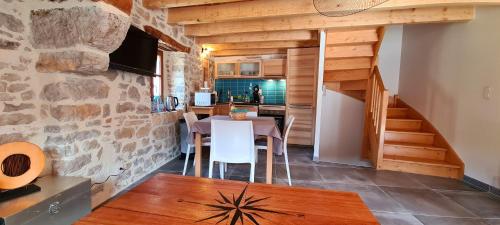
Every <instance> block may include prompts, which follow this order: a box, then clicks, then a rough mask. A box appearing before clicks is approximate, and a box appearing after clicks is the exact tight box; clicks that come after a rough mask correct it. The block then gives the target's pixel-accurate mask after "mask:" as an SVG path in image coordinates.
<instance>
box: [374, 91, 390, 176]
mask: <svg viewBox="0 0 500 225" xmlns="http://www.w3.org/2000/svg"><path fill="white" fill-rule="evenodd" d="M388 105H389V91H387V90H384V91H383V92H382V101H381V102H380V107H381V108H380V110H381V111H380V117H379V118H380V119H379V123H380V125H379V128H378V129H379V130H378V138H379V139H378V152H377V162H378V163H377V167H376V168H377V169H378V168H380V166H381V164H380V162H381V161H382V160H383V159H382V158H383V157H384V142H385V124H386V121H387V106H388Z"/></svg>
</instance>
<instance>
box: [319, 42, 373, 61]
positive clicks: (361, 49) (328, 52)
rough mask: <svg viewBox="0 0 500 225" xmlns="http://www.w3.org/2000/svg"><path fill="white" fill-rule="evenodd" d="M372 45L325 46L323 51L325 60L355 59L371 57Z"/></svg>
mask: <svg viewBox="0 0 500 225" xmlns="http://www.w3.org/2000/svg"><path fill="white" fill-rule="evenodd" d="M373 56H374V53H373V45H369V44H368V45H354V46H351V45H349V46H327V47H326V49H325V58H327V59H337V58H355V57H373Z"/></svg>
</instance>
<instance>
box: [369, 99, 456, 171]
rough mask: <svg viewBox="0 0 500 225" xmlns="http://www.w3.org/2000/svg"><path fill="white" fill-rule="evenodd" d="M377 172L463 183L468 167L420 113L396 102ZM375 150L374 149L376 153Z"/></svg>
mask: <svg viewBox="0 0 500 225" xmlns="http://www.w3.org/2000/svg"><path fill="white" fill-rule="evenodd" d="M386 112H387V113H386V120H385V130H384V132H381V133H383V134H384V136H383V142H382V143H383V144H382V148H381V152H379V153H377V154H375V155H378V156H380V158H379V159H378V160H377V161H376V162H375V163H376V166H377V169H381V170H393V171H402V172H408V173H416V174H425V175H432V176H439V177H448V178H455V179H461V178H462V177H463V173H464V171H463V169H464V164H463V162H462V160H460V158H459V157H458V156H457V154H456V153H455V151H454V150H453V149H452V148H451V146H450V145H449V144H448V143H447V142H446V141H445V139H444V138H443V136H442V135H441V134H439V132H438V131H437V130H436V129H435V128H434V127H433V126H432V125H431V124H430V123H429V122H428V121H427V120H425V118H424V117H423V116H421V115H420V114H419V113H418V112H417V111H416V110H414V109H413V108H411V107H410V106H408V105H407V104H406V103H404V102H403V101H401V100H400V99H398V98H397V97H394V98H392V102H391V103H388V108H387V111H386ZM373 150H374V149H370V151H373Z"/></svg>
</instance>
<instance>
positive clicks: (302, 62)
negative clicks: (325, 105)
mask: <svg viewBox="0 0 500 225" xmlns="http://www.w3.org/2000/svg"><path fill="white" fill-rule="evenodd" d="M318 53H319V49H318V48H301V49H289V50H288V74H287V85H286V86H287V104H290V105H307V106H309V105H310V106H315V105H316V82H317V75H318V69H317V68H318V58H319V57H318Z"/></svg>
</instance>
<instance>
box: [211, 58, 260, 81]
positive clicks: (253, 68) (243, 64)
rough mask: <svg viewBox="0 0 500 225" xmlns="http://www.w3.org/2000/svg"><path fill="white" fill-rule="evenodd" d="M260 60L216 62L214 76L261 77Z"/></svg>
mask: <svg viewBox="0 0 500 225" xmlns="http://www.w3.org/2000/svg"><path fill="white" fill-rule="evenodd" d="M261 66H262V62H261V61H260V60H259V61H232V62H231V61H230V62H216V63H215V71H216V73H215V75H216V78H259V77H262V71H261V70H262V68H261Z"/></svg>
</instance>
